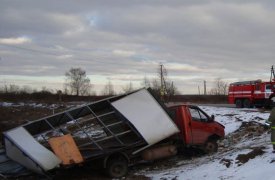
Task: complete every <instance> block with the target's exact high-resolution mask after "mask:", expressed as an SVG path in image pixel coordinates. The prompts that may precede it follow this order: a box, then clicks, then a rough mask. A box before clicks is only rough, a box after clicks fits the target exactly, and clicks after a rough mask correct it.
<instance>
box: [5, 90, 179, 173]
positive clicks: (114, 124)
mask: <svg viewBox="0 0 275 180" xmlns="http://www.w3.org/2000/svg"><path fill="white" fill-rule="evenodd" d="M178 132H179V129H178V128H177V126H176V125H175V123H174V122H173V121H172V119H171V118H170V116H169V115H168V113H167V112H166V111H165V109H164V108H163V107H162V105H161V103H159V102H158V101H157V100H156V98H154V96H153V95H152V93H151V92H150V91H149V90H148V89H141V90H138V91H135V92H132V93H129V94H125V95H119V96H115V97H111V98H107V99H104V100H100V101H97V102H94V103H90V104H86V105H83V106H80V107H77V108H74V109H71V110H67V111H65V112H61V113H58V114H55V115H52V116H48V117H45V118H42V119H39V120H36V121H32V122H29V123H27V124H24V125H22V126H20V127H17V128H14V129H11V130H8V131H6V132H4V147H3V149H2V150H1V152H2V157H4V160H2V162H0V173H1V167H2V169H3V168H4V169H5V170H6V172H8V173H11V172H12V171H14V170H15V169H16V168H17V169H18V166H22V167H24V168H26V169H28V170H31V171H33V172H36V173H38V174H42V175H47V174H48V172H51V171H53V170H56V169H59V168H64V167H71V166H74V165H80V164H81V165H82V164H85V163H88V162H92V161H97V162H98V161H99V162H100V163H99V164H100V165H101V166H102V168H105V169H106V172H107V173H108V174H109V175H110V176H111V177H121V176H124V175H125V174H126V173H127V168H128V163H129V162H130V161H131V160H132V159H134V158H135V157H140V156H141V153H144V152H145V150H146V149H148V148H149V147H151V146H153V145H155V144H157V143H158V142H160V141H162V140H164V139H166V138H167V137H170V136H171V135H173V134H176V133H178ZM160 150H161V151H162V152H161V155H160V156H158V155H157V156H156V158H157V157H162V156H166V155H171V154H175V153H176V149H175V147H174V146H171V145H162V146H161V147H160ZM145 156H147V157H148V152H147V155H146V154H145ZM149 156H150V152H149ZM2 159H3V158H2ZM0 160H1V158H0ZM15 165H16V168H15ZM9 168H10V169H9ZM12 168H13V169H12ZM2 172H3V170H2Z"/></svg>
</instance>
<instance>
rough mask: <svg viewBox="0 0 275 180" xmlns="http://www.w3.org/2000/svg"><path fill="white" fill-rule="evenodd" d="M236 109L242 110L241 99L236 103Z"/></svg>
mask: <svg viewBox="0 0 275 180" xmlns="http://www.w3.org/2000/svg"><path fill="white" fill-rule="evenodd" d="M235 104H236V108H242V107H243V101H242V100H240V99H237V100H236V102H235Z"/></svg>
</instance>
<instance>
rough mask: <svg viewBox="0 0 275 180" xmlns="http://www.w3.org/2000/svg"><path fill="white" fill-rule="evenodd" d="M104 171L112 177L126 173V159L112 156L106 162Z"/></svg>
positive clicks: (118, 176)
mask: <svg viewBox="0 0 275 180" xmlns="http://www.w3.org/2000/svg"><path fill="white" fill-rule="evenodd" d="M106 172H107V174H108V175H109V176H110V177H112V178H120V177H123V176H125V175H126V174H127V173H128V161H127V160H126V159H125V158H124V157H117V158H112V159H110V160H108V162H107V167H106Z"/></svg>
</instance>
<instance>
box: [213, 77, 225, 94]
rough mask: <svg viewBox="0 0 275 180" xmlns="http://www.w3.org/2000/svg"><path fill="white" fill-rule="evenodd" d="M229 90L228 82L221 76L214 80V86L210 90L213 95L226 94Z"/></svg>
mask: <svg viewBox="0 0 275 180" xmlns="http://www.w3.org/2000/svg"><path fill="white" fill-rule="evenodd" d="M227 92H228V84H227V83H226V82H224V81H223V80H222V79H221V78H217V79H216V80H215V82H214V88H212V89H211V90H210V94H212V95H226V94H227Z"/></svg>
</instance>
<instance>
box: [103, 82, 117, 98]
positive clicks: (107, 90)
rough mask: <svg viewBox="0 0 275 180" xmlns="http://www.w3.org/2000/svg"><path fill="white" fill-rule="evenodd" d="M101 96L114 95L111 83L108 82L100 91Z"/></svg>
mask: <svg viewBox="0 0 275 180" xmlns="http://www.w3.org/2000/svg"><path fill="white" fill-rule="evenodd" d="M102 94H103V95H105V96H112V95H115V90H114V86H113V84H112V82H111V81H110V80H109V82H108V83H107V84H106V85H105V86H104V89H103V90H102Z"/></svg>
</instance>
